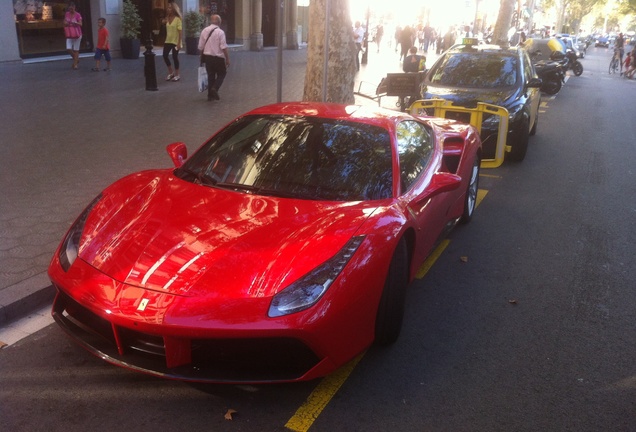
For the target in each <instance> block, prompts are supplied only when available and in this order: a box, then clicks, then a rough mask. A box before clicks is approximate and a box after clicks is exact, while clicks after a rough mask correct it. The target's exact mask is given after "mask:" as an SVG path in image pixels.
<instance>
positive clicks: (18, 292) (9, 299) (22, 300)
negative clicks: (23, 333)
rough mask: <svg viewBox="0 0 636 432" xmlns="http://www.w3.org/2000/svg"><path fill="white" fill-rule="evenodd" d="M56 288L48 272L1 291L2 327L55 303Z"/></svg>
mask: <svg viewBox="0 0 636 432" xmlns="http://www.w3.org/2000/svg"><path fill="white" fill-rule="evenodd" d="M54 297H55V288H54V287H53V285H51V281H50V280H49V278H48V276H47V274H46V272H43V273H40V274H38V275H35V276H33V277H31V278H29V279H26V280H23V281H22V282H18V283H17V284H15V285H11V286H9V287H7V288H4V289H2V290H0V326H4V325H5V324H7V323H10V322H11V321H15V320H17V319H19V318H22V317H24V316H26V315H28V314H29V313H30V312H32V311H34V310H36V309H38V308H40V307H42V306H44V305H46V304H47V303H49V304H51V303H53V298H54Z"/></svg>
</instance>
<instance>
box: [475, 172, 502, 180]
mask: <svg viewBox="0 0 636 432" xmlns="http://www.w3.org/2000/svg"><path fill="white" fill-rule="evenodd" d="M479 177H487V178H495V179H500V178H501V176H499V175H496V174H484V173H480V174H479Z"/></svg>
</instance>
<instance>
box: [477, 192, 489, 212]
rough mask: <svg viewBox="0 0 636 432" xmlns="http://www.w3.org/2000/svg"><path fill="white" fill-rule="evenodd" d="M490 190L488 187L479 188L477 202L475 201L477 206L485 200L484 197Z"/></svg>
mask: <svg viewBox="0 0 636 432" xmlns="http://www.w3.org/2000/svg"><path fill="white" fill-rule="evenodd" d="M487 193H488V191H487V190H486V189H477V202H476V203H475V208H477V207H479V204H481V202H482V201H483V200H484V197H485V196H486V194H487Z"/></svg>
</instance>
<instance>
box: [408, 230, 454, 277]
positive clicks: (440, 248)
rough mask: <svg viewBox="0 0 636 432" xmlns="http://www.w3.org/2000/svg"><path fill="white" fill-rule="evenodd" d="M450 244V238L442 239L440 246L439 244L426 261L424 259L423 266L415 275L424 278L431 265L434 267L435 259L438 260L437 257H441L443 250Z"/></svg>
mask: <svg viewBox="0 0 636 432" xmlns="http://www.w3.org/2000/svg"><path fill="white" fill-rule="evenodd" d="M449 244H450V240H448V239H444V240H442V242H441V243H440V244H439V246H437V247H436V248H435V250H434V251H433V252H432V253H431V254H430V255H429V256H428V258H426V261H424V264H422V267H420V269H419V270H418V271H417V274H416V275H415V277H416V278H418V279H422V278H423V277H424V275H425V274H426V273H428V271H429V270H430V269H431V267H433V264H435V261H437V258H439V257H440V255H441V254H442V252H444V249H446V247H447V246H448V245H449Z"/></svg>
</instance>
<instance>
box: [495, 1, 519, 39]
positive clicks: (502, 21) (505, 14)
mask: <svg viewBox="0 0 636 432" xmlns="http://www.w3.org/2000/svg"><path fill="white" fill-rule="evenodd" d="M516 3H517V2H516V0H501V3H500V4H499V15H498V16H497V22H496V23H495V29H494V30H493V35H492V40H493V43H495V44H498V45H508V43H509V42H508V31H509V30H510V21H511V20H512V14H513V13H514V11H515V5H516Z"/></svg>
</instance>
